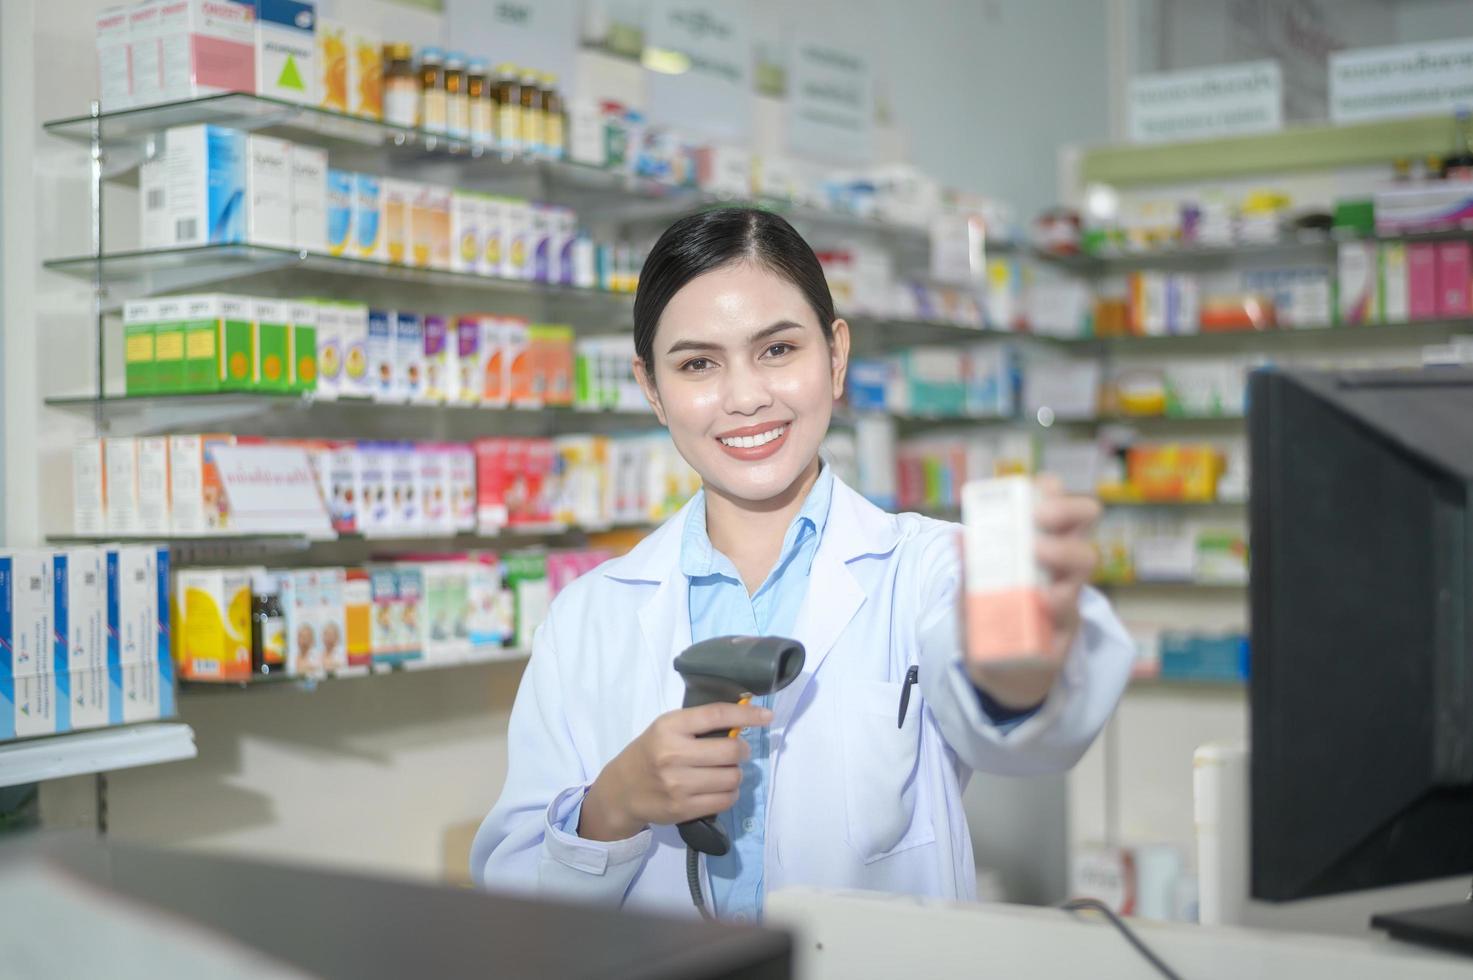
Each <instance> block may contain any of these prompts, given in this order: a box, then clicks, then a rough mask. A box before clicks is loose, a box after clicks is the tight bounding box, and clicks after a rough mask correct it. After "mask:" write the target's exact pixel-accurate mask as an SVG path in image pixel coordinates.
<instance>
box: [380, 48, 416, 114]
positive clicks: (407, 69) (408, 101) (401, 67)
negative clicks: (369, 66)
mask: <svg viewBox="0 0 1473 980" xmlns="http://www.w3.org/2000/svg"><path fill="white" fill-rule="evenodd" d="M418 121H419V76H418V74H416V73H415V70H414V48H412V47H411V46H409V45H408V44H385V45H384V122H386V123H389V124H390V125H393V126H404V127H406V128H409V129H412V128H414V126H415V125H416V124H417V123H418Z"/></svg>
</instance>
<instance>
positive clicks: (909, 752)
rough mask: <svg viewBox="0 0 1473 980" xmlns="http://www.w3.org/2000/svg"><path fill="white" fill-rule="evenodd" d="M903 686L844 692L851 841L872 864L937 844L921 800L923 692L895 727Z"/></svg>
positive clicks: (852, 686)
mask: <svg viewBox="0 0 1473 980" xmlns="http://www.w3.org/2000/svg"><path fill="white" fill-rule="evenodd" d="M903 686H904V685H903V684H901V683H900V682H898V681H871V680H860V679H857V678H855V679H850V680H847V681H846V682H845V685H844V691H843V702H844V703H843V705H842V711H843V719H842V722H841V725H842V728H841V731H842V735H843V738H842V739H841V741H842V742H843V745H844V797H845V799H844V803H845V807H846V809H847V810H848V815H847V824H846V831H847V839H848V841H849V846H850V847H852V848H854V850H856V851H857V852H859V854H860V856H861V857H862V858H863V859H864V861H865V863H866V864H868V863H869V862H871V861H877V860H879V859H880V858H883V857H888V856H889V855H891V854H894V853H895V852H896V851H901V850H904V849H906V848H909V847H915V846H917V845H920V844H929V843H930V842H931V841H933V840H935V839H936V830H935V828H934V827H933V826H932V825H931V821H930V820H929V819H928V817H927V815H926V813H925V812H923V809H924V808H923V806H922V805H921V804H922V803H923V802H924V801H922V800H920V799H919V790H918V789H917V782H918V780H917V775H918V769H919V766H920V757H921V715H922V710H921V709H922V706H923V704H924V702H923V701H922V699H921V696H920V688H919V687H914V688H912V689H911V696H910V705H909V710H908V711H906V713H905V722H904V724H902V725H901V726H900V727H898V728H897V727H896V724H895V721H896V717H897V713H898V711H899V708H900V692H901V689H902V687H903Z"/></svg>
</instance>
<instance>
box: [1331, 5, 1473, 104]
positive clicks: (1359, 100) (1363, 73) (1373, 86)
mask: <svg viewBox="0 0 1473 980" xmlns="http://www.w3.org/2000/svg"><path fill="white" fill-rule="evenodd" d="M1470 29H1473V22H1470ZM1460 107H1466V108H1469V109H1473V38H1463V39H1461V40H1457V41H1438V42H1435V43H1432V44H1399V45H1396V46H1395V47H1389V48H1362V49H1360V50H1356V51H1339V52H1336V53H1335V54H1334V55H1332V56H1331V57H1330V121H1331V122H1337V123H1353V122H1361V121H1363V120H1367V119H1390V118H1394V117H1397V116H1434V115H1440V114H1444V113H1451V112H1453V111H1454V110H1455V109H1458V108H1460Z"/></svg>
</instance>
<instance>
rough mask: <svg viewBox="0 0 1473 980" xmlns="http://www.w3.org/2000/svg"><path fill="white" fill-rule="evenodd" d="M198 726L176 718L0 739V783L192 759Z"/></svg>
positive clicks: (30, 781)
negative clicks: (48, 734)
mask: <svg viewBox="0 0 1473 980" xmlns="http://www.w3.org/2000/svg"><path fill="white" fill-rule="evenodd" d="M196 754H197V753H196V749H195V745H194V729H192V728H190V727H189V726H188V725H184V724H180V723H177V722H154V723H149V724H143V725H127V726H123V727H118V728H100V729H96V730H94V731H84V732H74V733H72V734H69V735H52V736H48V737H46V738H34V739H26V740H24V741H19V742H7V743H4V744H0V786H19V785H22V784H25V783H39V782H42V781H44V780H48V779H61V778H63V777H66V776H82V775H86V774H88V773H97V772H112V771H113V770H116V769H132V768H135V767H137V766H151V765H157V764H158V763H162V762H177V761H180V760H182V759H193V758H194V757H195V755H196Z"/></svg>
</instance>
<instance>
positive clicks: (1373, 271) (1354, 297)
mask: <svg viewBox="0 0 1473 980" xmlns="http://www.w3.org/2000/svg"><path fill="white" fill-rule="evenodd" d="M1338 256H1339V260H1338V263H1337V273H1338V275H1337V283H1338V288H1337V293H1336V314H1337V317H1336V323H1339V324H1342V325H1343V324H1361V323H1370V322H1372V320H1373V318H1374V317H1375V314H1376V307H1377V300H1376V280H1377V277H1378V271H1379V268H1378V266H1379V263H1378V261H1377V251H1376V243H1375V242H1341V243H1340V247H1339V252H1338Z"/></svg>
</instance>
